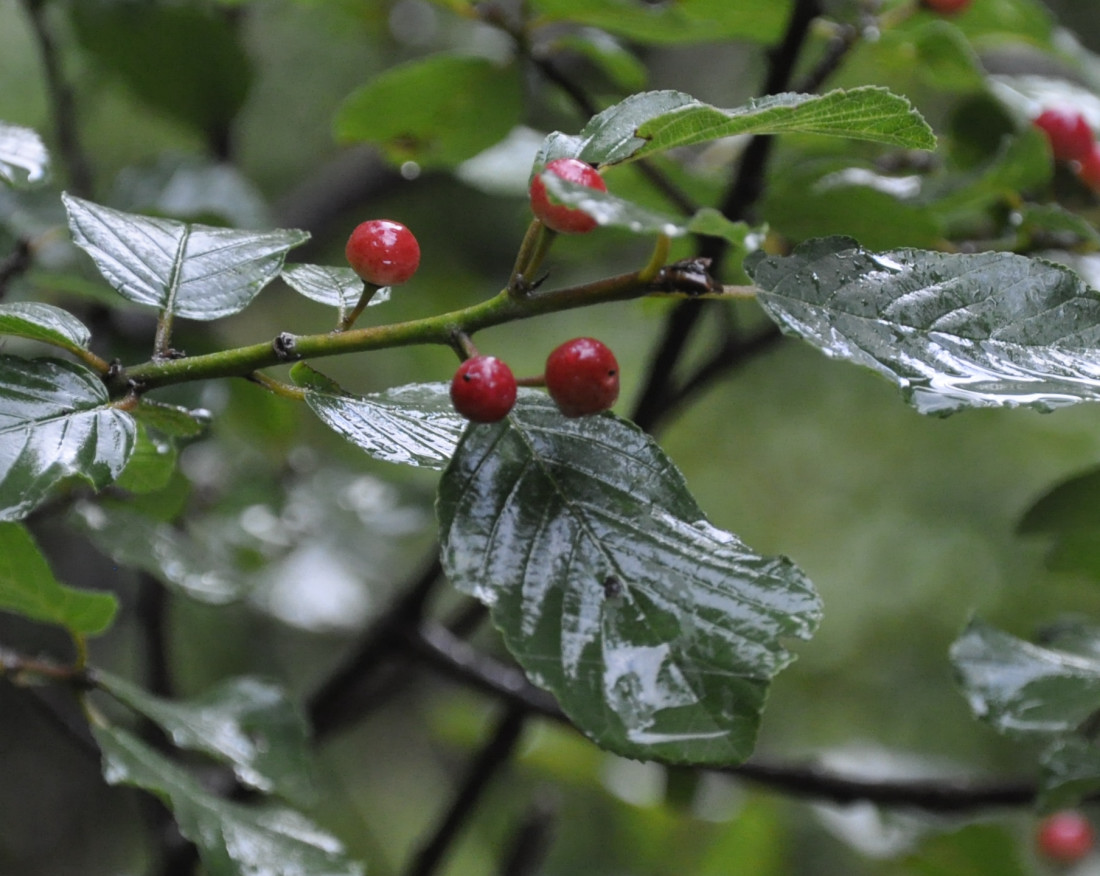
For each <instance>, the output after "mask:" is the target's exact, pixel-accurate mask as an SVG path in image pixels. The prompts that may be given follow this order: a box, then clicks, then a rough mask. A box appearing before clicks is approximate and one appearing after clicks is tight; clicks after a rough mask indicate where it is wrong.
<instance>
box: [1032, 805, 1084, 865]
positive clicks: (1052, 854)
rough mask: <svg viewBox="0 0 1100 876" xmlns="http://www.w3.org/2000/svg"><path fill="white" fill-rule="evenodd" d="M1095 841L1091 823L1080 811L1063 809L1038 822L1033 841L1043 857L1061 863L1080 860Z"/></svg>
mask: <svg viewBox="0 0 1100 876" xmlns="http://www.w3.org/2000/svg"><path fill="white" fill-rule="evenodd" d="M1094 841H1095V834H1094V833H1093V829H1092V824H1091V823H1090V822H1089V820H1088V819H1087V818H1085V816H1084V815H1082V814H1081V813H1080V812H1073V811H1071V810H1064V811H1062V812H1055V813H1054V814H1053V815H1048V816H1047V817H1046V818H1044V819H1043V820H1042V821H1041V822H1039V830H1038V832H1037V833H1036V834H1035V842H1036V844H1037V845H1038V848H1039V853H1040V854H1041V855H1043V857H1045V858H1049V859H1050V860H1052V861H1057V862H1059V863H1062V864H1071V863H1073V862H1074V861H1080V860H1081V859H1082V858H1084V857H1085V856H1086V855H1088V853H1089V852H1090V851H1092V846H1093V843H1094Z"/></svg>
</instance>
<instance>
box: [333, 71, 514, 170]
mask: <svg viewBox="0 0 1100 876" xmlns="http://www.w3.org/2000/svg"><path fill="white" fill-rule="evenodd" d="M521 108H522V88H521V83H520V72H519V69H518V68H517V67H516V66H515V65H512V66H509V67H501V66H500V65H499V64H496V63H494V62H493V61H490V60H488V59H487V58H478V57H471V56H464V55H445V54H441V55H433V56H431V57H428V58H423V59H419V60H416V61H410V62H408V63H406V64H402V65H400V66H398V67H393V68H391V69H390V70H387V71H386V72H385V73H383V74H382V75H380V76H378V77H376V78H374V79H372V80H371V81H370V82H369V83H367V84H366V85H364V86H363V87H362V88H360V89H359V90H358V91H355V92H353V93H352V94H351V95H350V96H349V97H348V98H347V100H346V101H345V102H344V105H343V106H342V107H341V108H340V111H339V112H338V114H337V116H336V122H335V127H336V136H337V137H338V138H339V139H341V140H343V141H345V142H347V141H367V142H371V143H378V144H379V145H381V146H382V147H383V148H384V149H385V150H386V153H387V155H388V156H389V157H390V159H391V160H392V161H394V162H402V161H415V162H417V163H418V164H420V165H423V166H425V167H440V166H443V167H451V166H453V165H456V164H458V163H459V162H461V161H464V160H465V159H467V158H470V157H472V156H474V155H476V154H477V153H478V152H480V151H481V150H483V149H486V148H487V147H489V146H492V145H493V144H494V143H496V142H497V141H498V140H501V139H503V138H504V137H505V136H506V135H507V134H508V132H509V131H510V130H512V127H513V126H514V125H515V124H516V123H517V122H518V121H519V119H520V114H521Z"/></svg>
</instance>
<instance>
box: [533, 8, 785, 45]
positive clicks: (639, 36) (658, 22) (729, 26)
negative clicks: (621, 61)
mask: <svg viewBox="0 0 1100 876" xmlns="http://www.w3.org/2000/svg"><path fill="white" fill-rule="evenodd" d="M791 5H792V4H791V0H773V2H768V3H730V2H729V0H679V2H676V3H662V4H653V3H638V2H635V0H534V2H533V3H532V6H533V7H534V8H535V9H536V10H537V11H538V12H539V13H540V17H541V18H543V19H545V20H549V21H564V22H569V23H570V24H586V25H590V26H592V27H598V28H602V29H603V30H606V31H609V32H610V33H614V34H617V35H619V36H622V37H625V38H626V39H629V40H632V41H634V42H640V43H655V44H658V45H665V44H675V43H701V42H715V41H718V40H730V39H737V40H753V41H757V42H768V43H770V42H773V41H775V40H778V39H779V38H780V37H781V36H782V34H783V28H784V27H785V26H786V24H787V20H788V19H789V18H790V14H791Z"/></svg>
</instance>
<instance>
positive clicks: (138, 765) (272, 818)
mask: <svg viewBox="0 0 1100 876" xmlns="http://www.w3.org/2000/svg"><path fill="white" fill-rule="evenodd" d="M92 732H93V734H94V735H95V738H96V742H98V743H99V747H100V749H101V750H102V752H103V775H104V777H105V778H106V779H107V781H108V782H109V783H110V784H112V785H134V786H136V787H139V788H144V789H145V790H147V791H150V792H152V793H153V794H156V795H157V796H158V797H160V798H161V799H162V800H163V801H164V802H165V803H166V804H167V805H168V807H169V808H170V809H171V810H172V814H173V816H174V817H175V819H176V824H178V825H179V829H180V833H182V834H183V836H185V837H186V838H187V839H189V840H190V841H191V842H193V843H194V844H195V845H196V846H197V847H198V850H199V857H200V858H201V860H202V864H203V866H204V867H205V868H206V871H207V873H208V874H209V876H257V874H261V873H262V874H263V876H362V874H363V872H364V871H363V867H362V866H361V865H359V864H357V863H355V862H354V861H351V860H349V859H348V858H347V856H346V854H345V852H344V849H343V847H342V846H341V844H340V842H339V841H338V840H337V839H336V838H334V837H333V836H331V835H330V834H328V833H326V832H324V831H323V830H321V829H320V828H318V827H317V826H316V825H315V824H313V823H312V822H311V821H309V820H308V819H306V818H305V817H304V816H303V815H301V813H299V812H296V811H294V810H292V809H287V808H285V807H281V806H245V805H242V804H240V803H233V802H229V801H227V800H223V799H221V798H219V797H215V796H214V795H213V794H210V793H209V792H207V791H206V790H205V789H204V788H203V787H202V785H200V784H199V783H198V782H197V781H196V780H195V779H194V778H192V777H191V775H190V774H188V773H187V772H185V771H184V770H183V769H181V768H180V767H178V766H176V765H175V764H174V763H172V762H171V761H169V760H168V759H167V758H165V757H164V756H163V755H161V754H158V753H157V752H156V751H154V750H153V749H152V748H150V747H149V746H148V745H146V744H145V743H144V742H142V741H141V740H139V739H138V738H137V737H135V736H133V735H132V734H130V733H127V732H126V731H124V730H121V729H119V728H117V727H103V726H93V728H92Z"/></svg>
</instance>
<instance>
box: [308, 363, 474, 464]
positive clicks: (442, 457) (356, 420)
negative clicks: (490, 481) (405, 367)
mask: <svg viewBox="0 0 1100 876" xmlns="http://www.w3.org/2000/svg"><path fill="white" fill-rule="evenodd" d="M292 377H293V379H294V381H295V382H296V383H298V385H299V386H304V387H306V389H307V392H306V404H308V405H309V407H310V409H311V410H312V411H313V412H314V413H315V414H317V416H318V417H320V418H321V420H322V422H324V423H325V425H327V426H328V427H329V428H330V429H332V430H333V431H334V432H336V433H337V434H339V435H342V436H343V437H345V438H346V439H347V440H348V441H350V442H351V443H352V444H355V445H356V446H357V447H359V448H360V449H362V450H363V451H365V452H366V453H367V454H368V455H369V456H372V457H373V458H375V459H380V460H382V461H383V462H394V463H398V464H401V465H412V466H419V467H421V468H443V467H444V466H446V465H447V462H448V461H449V460H450V458H451V454H452V453H454V448H455V445H456V444H457V443H458V439H459V438H460V437H461V435H462V431H463V430H464V429H465V428H466V420H465V419H464V418H463V417H461V416H459V415H458V414H457V413H456V412H455V409H454V405H453V404H452V403H451V395H450V388H449V387H448V386H447V384H445V383H415V384H409V385H407V386H397V387H394V388H392V389H388V390H386V391H385V392H379V393H372V394H370V395H352V394H350V393H345V392H344V391H343V390H341V389H340V387H338V386H337V385H336V384H335V383H333V382H332V381H330V380H328V378H326V377H324V375H321V374H319V373H318V372H316V371H313V369H311V368H309V367H308V366H305V365H302V364H299V365H297V366H295V368H294V370H293V372H292Z"/></svg>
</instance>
